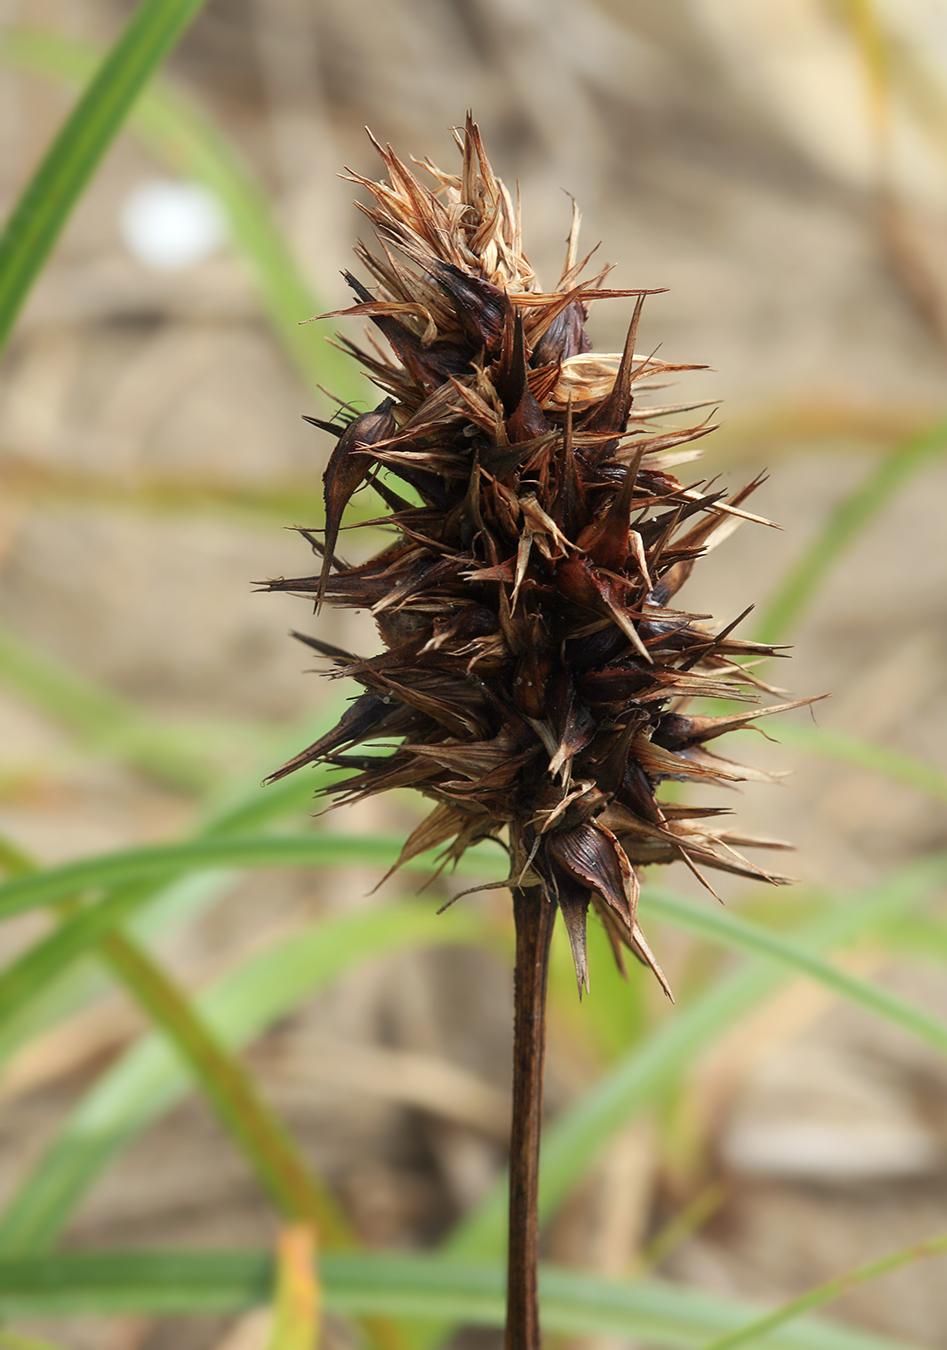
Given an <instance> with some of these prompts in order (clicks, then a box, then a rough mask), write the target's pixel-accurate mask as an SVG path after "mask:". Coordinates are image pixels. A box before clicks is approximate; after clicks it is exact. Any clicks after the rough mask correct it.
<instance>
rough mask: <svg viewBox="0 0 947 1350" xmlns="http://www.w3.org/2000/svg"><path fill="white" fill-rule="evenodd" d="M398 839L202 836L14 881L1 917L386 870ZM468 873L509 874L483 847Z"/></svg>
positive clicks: (428, 860) (470, 858) (429, 864)
mask: <svg viewBox="0 0 947 1350" xmlns="http://www.w3.org/2000/svg"><path fill="white" fill-rule="evenodd" d="M403 843H404V840H403V838H402V837H401V836H400V835H331V834H321V833H317V832H315V831H313V832H312V833H311V834H287V835H272V836H267V835H253V836H245V835H241V836H236V837H223V838H216V837H214V836H210V835H208V836H205V837H198V838H195V839H190V840H186V841H184V842H182V843H176V844H159V845H154V846H151V847H147V848H134V849H127V850H122V851H119V852H115V853H102V854H98V855H97V856H96V857H93V858H82V859H80V860H79V861H77V862H72V863H64V864H63V865H62V866H61V867H50V868H47V869H46V870H45V871H43V872H36V873H34V874H33V875H31V876H25V877H16V878H14V879H13V880H12V881H7V882H5V883H4V885H2V886H0V918H8V917H9V916H10V915H12V914H19V913H21V912H22V911H24V910H28V909H37V908H39V907H41V906H44V905H50V904H53V903H55V902H56V901H59V900H65V899H68V898H69V897H71V896H74V895H80V894H83V893H84V892H87V891H90V890H93V889H95V888H97V887H114V886H124V885H129V884H131V883H137V882H140V881H148V880H154V879H157V878H162V879H168V878H170V877H173V876H176V875H180V874H181V873H182V872H193V871H197V870H206V869H208V868H213V867H239V868H244V867H247V868H251V867H344V866H350V865H358V866H364V867H378V868H379V869H383V868H387V867H390V866H391V865H392V863H394V862H395V861H396V860H397V858H398V855H399V854H400V852H401V848H402V845H403ZM436 865H437V864H436V863H435V862H434V855H433V852H431V853H427V854H422V855H420V856H419V857H418V858H412V859H411V861H410V862H408V863H406V864H405V870H407V871H421V872H424V871H431V872H433V871H434V870H435V868H436ZM462 867H463V871H464V872H465V874H470V873H471V872H473V874H474V875H480V874H481V873H482V874H483V875H484V876H488V877H490V878H496V879H499V878H501V877H502V876H504V875H505V874H506V871H507V870H508V868H505V867H504V866H503V865H502V855H501V853H500V850H499V849H497V848H490V847H488V846H486V845H484V846H477V847H474V848H471V849H468V851H467V853H466V854H465V855H464V859H463V863H462Z"/></svg>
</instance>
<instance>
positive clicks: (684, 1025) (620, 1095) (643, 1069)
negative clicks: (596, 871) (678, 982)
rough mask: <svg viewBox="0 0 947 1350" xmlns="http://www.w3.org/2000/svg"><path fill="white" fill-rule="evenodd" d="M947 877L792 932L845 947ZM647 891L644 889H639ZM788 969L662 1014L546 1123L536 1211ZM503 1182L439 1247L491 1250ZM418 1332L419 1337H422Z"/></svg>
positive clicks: (895, 886)
mask: <svg viewBox="0 0 947 1350" xmlns="http://www.w3.org/2000/svg"><path fill="white" fill-rule="evenodd" d="M945 878H947V857H945V856H944V855H935V856H934V857H933V858H931V859H928V860H925V861H924V862H921V863H918V864H915V865H914V866H913V867H911V868H905V869H904V870H903V871H902V872H900V873H898V874H897V875H895V876H894V877H891V878H888V879H886V880H884V881H883V882H881V883H879V884H878V885H876V886H873V887H870V888H868V889H867V890H866V891H864V892H862V893H860V894H859V895H857V896H854V897H851V898H849V899H848V900H847V901H846V902H845V903H844V904H840V905H836V906H833V908H832V909H830V910H829V911H828V913H826V914H825V915H823V916H821V917H820V918H819V919H817V920H815V921H813V922H812V923H811V924H808V925H806V927H805V928H804V929H803V931H802V932H799V933H796V934H794V935H793V938H794V942H795V943H796V944H798V945H800V946H803V947H806V948H809V949H811V950H813V951H820V950H822V951H824V950H831V949H832V948H834V947H844V946H846V945H847V944H850V943H852V942H854V941H856V940H857V939H858V938H860V937H863V936H865V935H866V934H868V933H871V932H873V931H875V930H878V929H880V928H883V927H884V925H886V924H889V923H891V922H893V921H894V920H895V919H896V918H897V916H898V915H900V914H902V913H904V912H905V911H908V910H910V909H911V908H913V907H915V906H916V905H918V904H920V903H921V902H922V901H923V900H924V899H926V897H927V896H928V895H929V894H930V893H931V891H932V890H933V889H934V888H936V887H937V886H939V885H942V884H943V882H944V880H945ZM646 889H647V888H646ZM787 976H788V968H786V967H783V968H782V969H779V968H775V969H774V966H773V963H772V962H771V961H770V960H759V959H757V960H752V961H751V962H749V963H748V964H747V965H746V966H745V967H744V968H743V969H741V970H739V971H737V972H736V973H734V974H733V975H731V976H728V977H727V978H725V979H723V980H719V981H717V982H716V983H715V984H714V985H713V986H712V987H711V988H710V989H708V990H707V991H705V992H704V993H702V994H700V995H698V996H697V998H695V999H694V1001H693V1002H692V1003H691V1004H689V1005H688V1006H686V1007H683V1008H680V1009H676V1010H675V1011H674V1012H673V1013H672V1014H671V1016H670V1017H669V1018H668V1019H667V1020H666V1021H665V1022H664V1023H663V1024H662V1025H661V1026H660V1027H658V1028H657V1029H656V1030H655V1031H654V1032H652V1034H651V1035H650V1036H649V1037H648V1039H647V1040H646V1041H644V1042H643V1043H642V1044H641V1045H640V1046H638V1047H636V1048H635V1049H633V1050H632V1051H631V1052H630V1053H629V1054H628V1055H626V1056H625V1057H624V1058H622V1059H621V1060H619V1061H618V1063H617V1064H615V1065H614V1066H613V1068H612V1069H610V1070H609V1072H608V1073H606V1074H604V1075H603V1077H602V1078H601V1079H600V1080H599V1082H598V1083H597V1084H595V1085H594V1086H593V1087H592V1088H591V1089H590V1090H589V1091H588V1092H586V1093H584V1094H583V1096H582V1097H580V1098H579V1100H578V1101H577V1102H575V1103H574V1104H572V1105H571V1106H569V1107H567V1108H566V1109H565V1110H564V1111H563V1112H562V1113H561V1115H559V1116H558V1117H557V1118H556V1119H555V1120H554V1121H553V1122H552V1123H551V1125H550V1126H549V1127H548V1128H547V1129H546V1131H545V1135H544V1139H543V1153H542V1162H541V1169H540V1209H541V1212H542V1214H543V1216H544V1217H545V1218H547V1219H548V1218H549V1217H550V1215H551V1214H552V1213H553V1212H554V1211H555V1210H556V1208H557V1207H558V1206H559V1205H560V1204H561V1203H562V1201H563V1200H564V1199H565V1198H566V1197H567V1196H568V1195H569V1193H570V1192H571V1190H572V1189H573V1188H574V1186H575V1185H576V1184H577V1183H578V1182H579V1181H580V1180H581V1178H582V1177H583V1176H584V1175H585V1173H586V1172H587V1170H588V1169H589V1168H590V1167H591V1166H592V1165H593V1164H594V1161H595V1159H596V1158H597V1157H598V1155H599V1153H600V1152H601V1150H602V1149H603V1148H604V1147H605V1145H606V1144H607V1143H608V1142H609V1141H610V1140H611V1139H612V1138H613V1137H614V1135H615V1133H616V1132H617V1131H618V1130H620V1129H622V1128H624V1126H626V1125H627V1124H628V1122H629V1121H630V1120H631V1119H632V1118H633V1117H634V1116H636V1115H638V1114H640V1113H641V1112H642V1111H644V1110H646V1109H647V1108H648V1107H650V1106H653V1105H655V1103H656V1102H659V1101H660V1100H661V1099H662V1096H663V1094H665V1093H667V1092H668V1091H670V1090H671V1088H672V1087H673V1085H674V1084H675V1083H676V1082H677V1081H678V1080H679V1078H680V1076H681V1074H682V1073H683V1072H684V1071H685V1070H686V1069H687V1067H688V1066H689V1065H691V1064H693V1063H694V1062H695V1060H696V1059H697V1058H698V1057H699V1056H700V1055H701V1054H703V1053H704V1052H705V1051H706V1050H707V1049H709V1048H710V1046H712V1045H713V1044H714V1042H715V1041H716V1040H717V1038H718V1037H719V1036H720V1035H721V1033H722V1032H724V1031H725V1030H727V1029H728V1028H729V1027H731V1026H732V1025H733V1024H734V1023H735V1022H736V1021H737V1020H738V1019H739V1018H740V1017H742V1016H745V1015H746V1014H747V1013H749V1012H750V1011H751V1009H752V1008H753V1007H755V1006H756V1005H758V1004H759V1003H761V1002H762V1001H763V1000H764V999H766V998H767V997H768V996H769V995H770V994H772V993H773V992H774V991H775V990H776V989H777V988H778V986H779V983H780V982H781V981H782V980H783V979H785V978H787ZM505 1216H506V1181H505V1180H504V1181H502V1182H500V1183H499V1184H498V1185H497V1186H496V1187H495V1188H494V1190H493V1191H491V1193H490V1194H489V1195H488V1196H487V1197H486V1198H485V1199H484V1200H483V1201H482V1202H481V1204H480V1206H479V1207H478V1208H477V1209H476V1210H475V1211H474V1212H473V1213H472V1214H471V1215H470V1216H468V1218H467V1219H466V1220H464V1222H463V1223H462V1224H460V1225H459V1226H458V1228H457V1229H456V1230H455V1232H454V1233H453V1234H452V1235H451V1237H450V1238H449V1239H448V1242H447V1244H446V1248H447V1250H449V1251H451V1252H452V1253H456V1254H459V1255H463V1256H476V1257H494V1256H496V1254H497V1253H498V1252H500V1251H502V1249H503V1244H504V1240H505ZM431 1343H432V1341H431V1340H428V1339H427V1338H425V1339H424V1340H423V1344H431Z"/></svg>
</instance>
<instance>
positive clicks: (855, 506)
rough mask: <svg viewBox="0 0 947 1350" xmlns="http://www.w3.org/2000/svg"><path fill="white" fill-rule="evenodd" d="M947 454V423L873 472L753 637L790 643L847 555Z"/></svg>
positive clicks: (794, 571) (824, 531) (837, 513)
mask: <svg viewBox="0 0 947 1350" xmlns="http://www.w3.org/2000/svg"><path fill="white" fill-rule="evenodd" d="M945 450H947V422H938V423H937V425H936V426H933V427H931V428H930V429H929V430H927V431H924V432H921V433H920V435H917V436H912V437H911V438H910V440H908V441H905V442H904V443H903V444H902V445H899V446H898V447H897V448H896V449H895V450H894V451H892V453H891V454H889V455H886V456H885V458H884V459H882V461H881V463H880V464H878V466H877V467H876V468H875V469H874V470H873V471H872V472H871V473H869V475H868V477H867V478H866V479H865V480H864V482H862V483H860V484H859V486H858V487H857V488H856V489H855V491H854V492H852V493H851V494H850V495H849V496H848V497H846V498H845V499H844V500H843V501H842V502H841V503H840V504H839V505H838V506H837V507H836V508H835V510H834V511H833V512H832V513H831V514H830V516H829V518H828V520H827V521H826V522H825V524H824V525H823V526H822V528H821V529H820V530H819V532H818V534H817V535H816V537H815V539H814V540H813V541H812V543H811V544H810V545H809V547H808V549H807V550H806V551H805V553H804V554H803V555H802V557H801V558H800V559H799V561H798V562H797V563H796V565H795V566H794V567H792V568H791V569H790V571H789V574H788V576H787V577H786V578H785V580H784V581H783V583H782V585H781V586H780V587H779V588H778V590H777V591H776V594H775V595H774V596H773V597H772V598H771V599H770V600H769V601H768V602H767V603H766V605H765V606H764V607H763V610H762V613H761V614H760V616H759V618H758V619H757V623H756V626H755V630H754V633H753V636H754V637H755V638H756V640H757V641H759V642H785V641H786V639H787V637H788V636H789V634H790V633H791V632H792V630H793V628H794V627H795V625H796V624H797V623H798V621H799V619H800V618H801V616H802V614H803V613H804V611H805V610H806V609H807V608H808V606H809V605H810V604H811V603H812V601H813V600H814V599H815V597H816V595H817V594H818V591H819V588H820V587H821V586H822V585H823V583H824V581H825V576H826V573H827V572H828V570H829V569H830V568H831V567H832V566H833V564H834V563H835V562H836V561H837V560H838V559H839V558H840V557H841V555H842V554H843V553H844V552H845V550H846V549H847V548H848V547H849V546H850V545H851V544H852V543H853V542H854V540H855V539H857V538H858V536H859V534H861V532H862V531H863V530H864V529H865V528H866V527H867V526H868V525H870V524H871V522H872V521H873V520H874V518H875V517H876V516H877V515H878V513H879V512H880V511H881V510H883V508H884V507H885V506H887V504H888V502H890V501H891V499H892V497H894V496H895V495H896V494H897V493H898V492H899V491H900V490H901V489H902V488H903V487H906V486H907V484H908V483H909V482H910V481H911V479H912V478H915V477H916V476H917V475H918V474H919V473H921V472H923V470H924V469H926V468H927V467H928V465H929V464H931V463H933V461H934V460H935V459H937V458H938V457H939V456H940V455H942V454H943V453H944V451H945Z"/></svg>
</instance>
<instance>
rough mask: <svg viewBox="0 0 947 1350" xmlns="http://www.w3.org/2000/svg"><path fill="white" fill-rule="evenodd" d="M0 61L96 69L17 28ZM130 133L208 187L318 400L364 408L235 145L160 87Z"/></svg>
mask: <svg viewBox="0 0 947 1350" xmlns="http://www.w3.org/2000/svg"><path fill="white" fill-rule="evenodd" d="M0 59H2V60H6V61H9V62H11V63H15V64H16V65H17V66H19V67H20V68H22V69H27V70H31V71H34V72H36V73H38V74H42V75H45V76H49V77H52V78H53V79H55V80H57V81H59V82H63V81H65V82H68V83H70V84H77V83H81V82H82V81H84V80H85V79H87V78H88V75H89V72H90V71H92V70H93V69H94V68H95V63H96V60H97V54H96V52H95V51H94V50H92V49H91V48H89V47H86V46H83V45H81V44H79V43H76V42H72V41H68V40H66V39H65V38H61V37H58V36H53V35H51V34H49V33H40V32H32V31H28V30H23V29H15V28H14V29H10V30H8V31H7V32H6V33H5V34H4V35H3V36H2V37H0ZM130 126H131V129H132V130H133V131H134V132H135V133H136V134H137V135H138V136H139V137H140V138H141V139H142V140H143V141H144V142H145V144H146V145H147V146H148V147H149V148H150V149H151V150H152V151H153V152H154V154H155V155H157V156H158V157H159V158H160V159H161V160H163V161H164V163H165V164H167V165H169V166H170V167H171V168H173V169H174V170H175V171H176V172H178V173H181V174H183V175H185V176H187V177H190V178H193V179H196V180H197V181H199V182H201V183H203V184H204V186H205V187H206V188H208V189H209V190H210V191H211V192H213V194H214V195H215V197H216V198H217V200H218V201H219V202H220V204H221V206H222V207H223V209H224V212H225V214H226V216H227V220H228V222H229V225H230V231H231V238H232V240H233V244H234V247H235V248H236V249H237V250H238V252H239V253H240V254H241V256H242V257H243V259H244V261H245V262H246V264H247V266H248V267H249V269H250V271H251V273H252V275H253V277H254V279H255V281H256V284H257V287H258V290H259V293H260V297H261V300H262V303H263V308H264V310H265V311H266V314H267V316H268V318H269V320H270V323H271V324H272V325H273V328H274V331H275V333H276V335H277V337H278V338H279V340H280V342H281V343H282V345H283V347H284V348H285V350H286V352H287V354H288V356H289V357H290V359H291V361H292V362H293V364H294V365H295V366H296V369H297V370H298V371H299V374H300V375H301V376H302V378H303V380H304V381H305V383H306V384H307V385H308V387H309V388H310V389H311V390H312V391H313V392H316V391H317V390H318V387H319V385H327V386H328V387H329V388H330V389H331V390H332V392H333V393H334V394H335V395H337V397H338V398H340V399H342V400H343V401H345V402H355V403H364V401H365V399H366V397H368V396H370V391H369V386H368V385H367V383H366V382H365V381H364V380H362V378H361V377H360V376H359V374H358V373H357V371H355V370H354V369H353V368H352V363H351V361H349V360H348V359H347V358H346V357H344V356H343V355H342V353H341V352H339V351H337V349H336V348H335V347H333V346H332V345H331V344H330V343H328V342H326V341H324V340H322V337H323V335H322V334H319V333H318V332H317V331H315V330H314V329H312V328H307V327H300V323H301V321H303V320H305V319H308V318H310V317H311V316H312V315H314V314H318V313H319V312H320V311H321V310H323V309H327V308H332V306H331V305H324V304H322V303H321V302H320V301H319V299H318V298H316V297H315V296H314V295H313V293H312V291H311V289H310V287H309V286H308V285H307V283H306V281H305V280H304V278H303V276H302V274H301V272H300V270H299V267H298V265H297V263H296V261H295V259H294V258H293V255H292V253H291V252H290V250H289V248H288V247H287V244H286V241H285V239H284V237H283V235H282V233H281V231H280V228H279V225H278V223H277V222H276V221H275V220H274V218H273V214H272V211H271V210H270V207H269V203H268V201H267V197H266V194H265V192H264V190H263V188H262V187H261V186H260V184H259V183H258V182H257V181H256V179H255V177H254V175H253V172H252V170H251V169H250V167H249V165H248V164H247V163H246V162H245V160H244V159H243V158H242V156H241V155H240V154H239V153H238V152H237V150H236V149H235V147H234V145H233V144H232V143H231V142H230V141H229V140H228V139H227V137H226V136H225V135H224V134H223V133H222V132H221V131H220V130H219V129H218V128H217V127H216V126H215V125H214V124H213V122H211V120H210V119H209V118H208V117H207V116H206V115H205V114H204V113H203V112H202V111H201V110H200V108H198V106H197V105H196V104H195V103H193V102H192V101H191V100H190V99H188V98H187V97H185V95H183V94H182V93H180V92H178V91H176V90H174V89H171V88H170V87H169V86H168V85H166V84H164V83H163V82H161V81H157V82H156V83H155V84H154V85H152V87H151V88H149V89H148V90H147V91H146V93H145V94H144V95H143V96H142V98H141V100H140V101H139V103H138V104H137V106H136V107H135V110H134V112H133V114H132V117H131V120H130ZM322 397H324V396H323V395H322V394H321V393H320V399H321V398H322Z"/></svg>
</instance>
